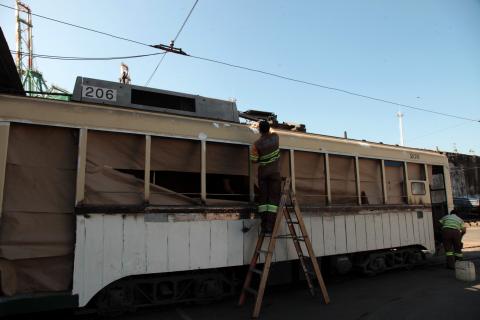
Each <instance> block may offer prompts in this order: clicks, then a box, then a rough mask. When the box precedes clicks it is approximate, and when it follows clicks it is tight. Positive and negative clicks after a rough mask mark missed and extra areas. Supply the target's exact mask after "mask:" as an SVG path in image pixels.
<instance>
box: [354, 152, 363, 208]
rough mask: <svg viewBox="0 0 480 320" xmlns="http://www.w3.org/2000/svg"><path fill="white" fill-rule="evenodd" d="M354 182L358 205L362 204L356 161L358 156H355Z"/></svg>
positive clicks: (358, 165)
mask: <svg viewBox="0 0 480 320" xmlns="http://www.w3.org/2000/svg"><path fill="white" fill-rule="evenodd" d="M355 182H356V186H357V201H358V205H362V194H361V191H360V161H358V156H355Z"/></svg>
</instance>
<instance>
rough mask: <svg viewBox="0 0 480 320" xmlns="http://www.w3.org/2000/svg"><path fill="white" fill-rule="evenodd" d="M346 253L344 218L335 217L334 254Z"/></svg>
mask: <svg viewBox="0 0 480 320" xmlns="http://www.w3.org/2000/svg"><path fill="white" fill-rule="evenodd" d="M345 252H347V235H346V232H345V216H335V253H336V254H340V253H345Z"/></svg>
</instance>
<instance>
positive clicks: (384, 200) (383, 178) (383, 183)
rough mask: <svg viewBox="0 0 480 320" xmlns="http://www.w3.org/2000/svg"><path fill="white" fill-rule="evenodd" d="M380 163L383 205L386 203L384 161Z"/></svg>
mask: <svg viewBox="0 0 480 320" xmlns="http://www.w3.org/2000/svg"><path fill="white" fill-rule="evenodd" d="M381 162H382V189H383V204H387V202H388V194H387V178H386V176H385V160H383V159H382V160H381Z"/></svg>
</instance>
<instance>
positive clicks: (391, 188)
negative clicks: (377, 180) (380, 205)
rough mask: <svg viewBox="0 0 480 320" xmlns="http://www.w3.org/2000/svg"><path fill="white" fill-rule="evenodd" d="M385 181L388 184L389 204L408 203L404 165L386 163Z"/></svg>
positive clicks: (393, 162)
mask: <svg viewBox="0 0 480 320" xmlns="http://www.w3.org/2000/svg"><path fill="white" fill-rule="evenodd" d="M385 180H386V183H387V203H388V204H402V203H406V200H407V199H406V197H405V181H404V178H403V163H401V162H395V161H385Z"/></svg>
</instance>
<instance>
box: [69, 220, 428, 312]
mask: <svg viewBox="0 0 480 320" xmlns="http://www.w3.org/2000/svg"><path fill="white" fill-rule="evenodd" d="M147 216H148V214H147V215H144V214H129V215H122V214H91V215H89V216H88V217H85V216H82V215H79V216H77V224H76V225H77V237H76V245H75V263H74V276H73V279H74V280H73V294H78V296H79V306H81V307H82V306H85V305H86V304H87V303H88V302H89V301H90V300H91V299H92V298H93V297H94V296H95V294H96V293H98V292H99V291H100V290H101V289H102V288H104V287H105V286H107V285H108V284H110V283H112V282H113V281H115V280H118V279H121V278H123V277H127V276H131V275H141V274H147V273H167V272H173V271H186V270H196V269H210V268H219V267H229V266H239V265H242V264H248V263H249V261H250V259H251V256H252V254H253V250H254V247H255V243H256V240H257V236H258V232H259V224H260V221H259V220H258V219H255V220H205V221H193V220H192V221H155V219H150V218H148V217H147ZM304 216H305V222H306V227H307V230H308V232H309V233H310V236H311V241H312V244H313V248H314V251H315V253H316V255H317V256H327V255H336V254H345V253H354V252H361V251H368V250H378V249H386V248H392V247H402V246H409V245H421V246H423V247H425V248H426V249H427V250H429V251H431V252H433V250H434V242H433V227H432V216H431V212H430V211H422V214H420V213H419V212H417V211H406V210H404V211H400V210H397V211H390V212H375V213H368V214H363V213H359V214H350V215H345V214H340V213H338V214H330V215H328V216H320V215H314V214H309V213H308V212H305V213H304ZM146 217H147V218H146ZM282 229H283V230H286V226H285V225H283V226H282ZM292 259H296V252H295V250H294V248H293V244H292V243H291V241H287V240H286V239H281V240H279V241H278V243H277V246H276V249H275V253H274V260H275V261H287V260H292Z"/></svg>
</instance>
